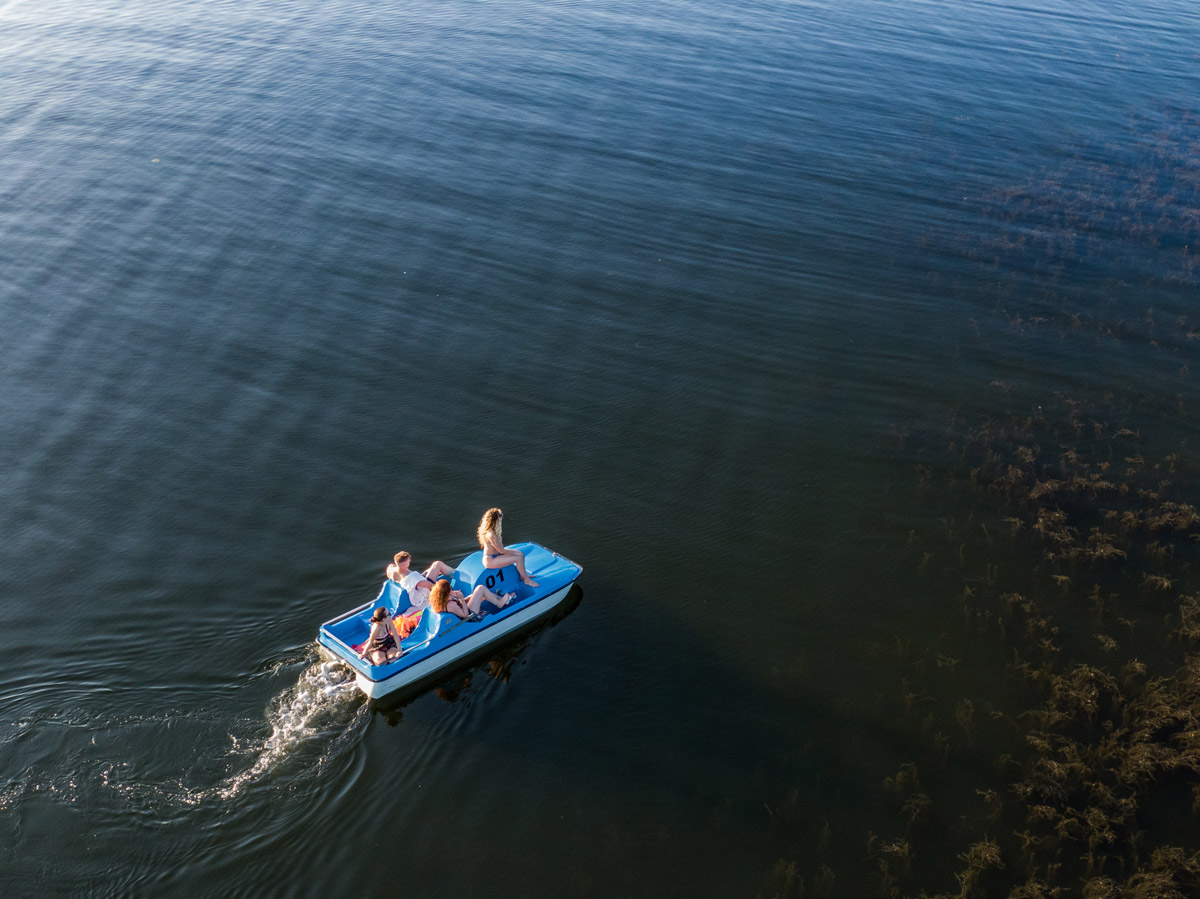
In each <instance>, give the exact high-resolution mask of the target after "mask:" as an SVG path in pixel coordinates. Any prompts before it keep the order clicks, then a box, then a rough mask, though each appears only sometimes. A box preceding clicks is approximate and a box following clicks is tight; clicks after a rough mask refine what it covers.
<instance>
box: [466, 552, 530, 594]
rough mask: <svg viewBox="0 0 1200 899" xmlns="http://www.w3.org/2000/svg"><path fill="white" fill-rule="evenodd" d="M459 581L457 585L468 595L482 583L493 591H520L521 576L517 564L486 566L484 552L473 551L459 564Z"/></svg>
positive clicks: (501, 592) (502, 592)
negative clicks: (501, 566)
mask: <svg viewBox="0 0 1200 899" xmlns="http://www.w3.org/2000/svg"><path fill="white" fill-rule="evenodd" d="M455 573H456V575H457V577H456V579H455V580H456V581H458V583H456V584H455V586H456V587H457V588H458V589H459V590H461V591H462V592H463V593H465V594H467V595H468V596H469V595H470V594H471V591H472V590H474V589H475V588H476V587H478V586H479V585H480V584H482V585H483V586H485V587H487V588H488V589H489V590H491V591H492V592H493V593H500V594H504V593H519V592H520V587H521V576H520V575H519V574H517V566H516V565H505V566H504V567H503V568H485V567H484V565H483V553H482V552H473V553H471V555H469V556H467V557H466V558H465V559H463V560H462V562H460V563H459V565H458V571H457V572H455Z"/></svg>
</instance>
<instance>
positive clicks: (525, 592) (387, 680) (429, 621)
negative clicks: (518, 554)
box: [317, 543, 583, 699]
mask: <svg viewBox="0 0 1200 899" xmlns="http://www.w3.org/2000/svg"><path fill="white" fill-rule="evenodd" d="M513 546H514V547H515V548H516V549H519V550H521V551H522V552H523V553H525V569H526V571H528V572H529V576H530V577H531V578H532V579H533V580H535V581H537V582H538V586H537V587H530V586H527V585H526V584H523V583H521V578H520V575H518V574H517V569H516V566H513V565H509V566H507V567H504V568H485V567H484V566H483V553H482V552H474V553H472V554H471V555H469V556H467V557H466V558H465V559H463V560H462V561H461V562H460V563H459V564H458V567H457V568H456V569H455V571H454V575H453V577H452V578H451V582H452V585H453V587H454V589H456V590H461V591H462V592H463V594H464V595H470V593H471V591H472V590H474V589H475V587H476V586H477V585H479V584H483V585H484V586H485V587H487V588H488V589H489V590H491V591H493V592H494V593H498V594H500V595H503V594H505V593H515V594H516V596H515V597H514V598H513V599H512V601H511V602H509V603H508V605H506V606H505V607H504V608H502V609H500V610H499V611H495V612H491V613H488V614H484V615H482V616H480V617H475V616H472V617H471V618H466V619H460V618H458V616H456V615H454V614H452V613H449V612H443V613H440V614H439V613H437V612H435V611H433V609H429V608H427V609H425V611H424V612H422V614H421V620H420V623H419V624H418V625H417V627H416V629H415V630H414V631H413V632H412V633H411V634H409V635H408V636H407V637H405V638H404V640H402V641H401V643H400V649H401V654H400V655H399V656H398V657H397V658H394V659H392V660H390V661H388V662H386V663H384V664H382V665H374V664H372V663H371V662H370V661H367V660H364V659H362V658H360V657H359V655H358V653H357V652H356V651H355V649H354V648H353V647H357V646H361V645H362V644H363V643H365V642H366V640H367V636H368V634H369V632H370V630H371V621H370V619H371V615H372V613H374V611H375V609H377V608H379V607H380V606H385V607H386V608H387V609H388V610H389V611H390V612H391V613H392V614H393V615H398V614H400V613H402V612H405V611H406V610H407V609H408V608H409V605H410V603H409V599H408V594H407V591H405V590H404V589H403V588H401V587H400V585H399V584H397V583H396V582H395V581H392V580H387V581H384V582H383V587H382V588H381V589H380V591H379V595H378V596H377V597H376V598H375V599H374V601H372V602H369V603H365V604H364V605H361V606H359V607H358V608H356V609H352V610H351V611H349V612H346V613H345V614H343V615H339V616H338V617H337V618H333V619H331V620H330V621H326V622H325V623H324V624H322V625H321V628H320V630H319V632H318V634H317V642H318V643H320V644H321V646H323V647H325V649H327V650H328V651H329V652H331V653H332V654H333V655H334V656H336V657H337V658H339V659H341V660H342V661H343V662H345V663H346V664H347V665H349V666H350V667H351V668H352V669H353V670H354V673H355V678H356V681H357V684H358V687H359V689H360V690H362V691H363V692H364V693H365V694H367V696H368V697H369V698H371V699H376V698H378V697H380V696H386V695H387V694H389V693H394V692H396V691H397V690H400V689H402V688H404V687H409V686H412V685H414V684H416V683H418V682H420V681H425V680H427V679H428V678H430V677H431V676H432V675H436V674H438V673H439V672H444V671H448V670H449V669H450V668H452V667H454V665H455V663H458V662H460V661H463V660H465V659H467V658H468V657H469V656H472V655H474V654H475V653H477V652H478V651H480V650H482V649H485V648H486V647H488V646H490V645H491V644H493V643H496V642H498V641H500V640H501V639H502V638H503V637H504V636H505V635H507V634H511V633H513V632H514V631H517V630H520V629H522V628H523V627H525V626H526V625H530V624H533V623H534V622H537V621H539V620H541V619H543V618H545V617H547V616H548V615H549V614H550V613H551V612H553V611H554V609H555V608H556V607H558V606H559V605H560V604H562V602H563V600H564V599H566V597H567V593H568V592H569V591H570V589H571V585H572V584H574V583H575V579H576V578H578V577H579V575H580V573H581V572H582V571H583V568H582V567H581V566H579V565H577V564H575V563H574V562H572V561H571V560H570V559H566V558H564V557H563V556H560V555H559V554H558V553H556V552H551V551H550V550H548V549H546V547H544V546H542V545H540V544H538V543H516V544H513ZM489 608H490V606H489Z"/></svg>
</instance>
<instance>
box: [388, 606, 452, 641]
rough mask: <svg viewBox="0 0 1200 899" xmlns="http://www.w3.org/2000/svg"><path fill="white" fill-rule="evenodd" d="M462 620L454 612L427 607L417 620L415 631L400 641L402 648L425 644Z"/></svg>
mask: <svg viewBox="0 0 1200 899" xmlns="http://www.w3.org/2000/svg"><path fill="white" fill-rule="evenodd" d="M461 622H462V619H461V618H459V617H458V616H457V615H455V614H454V613H452V612H440V613H439V612H435V611H434V610H433V609H429V608H427V609H425V611H423V612H422V613H421V620H420V621H418V622H417V626H416V627H415V628H413V632H412V633H411V634H409V635H408V636H407V637H405V638H404V639H403V640H401V641H400V649H401V650H402V651H404V652H408V651H409V650H410V649H416V648H417V647H418V646H423V645H425V644H426V643H428V642H429V641H430V640H432V639H433V638H434V637H436V636H437V635H438V634H444V633H445V632H446V631H448V630H450V628H452V627H454V626H455V625H456V624H460V623H461Z"/></svg>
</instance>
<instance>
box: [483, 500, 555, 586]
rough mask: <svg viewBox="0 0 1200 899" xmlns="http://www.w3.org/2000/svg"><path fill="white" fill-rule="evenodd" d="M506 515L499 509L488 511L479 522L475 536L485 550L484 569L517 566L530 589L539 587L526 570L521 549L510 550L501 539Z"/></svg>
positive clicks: (518, 571) (518, 572)
mask: <svg viewBox="0 0 1200 899" xmlns="http://www.w3.org/2000/svg"><path fill="white" fill-rule="evenodd" d="M503 517H504V513H503V512H501V511H500V510H499V509H488V510H487V511H486V512H484V513H483V518H482V519H481V520H480V522H479V530H477V531H476V532H475V536H476V537H478V538H479V546H480V548H481V549H483V567H484V568H503V567H505V566H506V565H516V566H517V574H519V575H521V580H522V581H523V582H525V583H526V584H528V585H529V586H530V587H537V586H539V585H538V582H537V581H535V580H534V579H533V578H531V577H530V576H529V572H528V571H526V570H525V553H523V552H521V551H520V550H519V549H509V548H508V547H506V546H505V545H504V540H503V539H501V537H500V519H501V518H503Z"/></svg>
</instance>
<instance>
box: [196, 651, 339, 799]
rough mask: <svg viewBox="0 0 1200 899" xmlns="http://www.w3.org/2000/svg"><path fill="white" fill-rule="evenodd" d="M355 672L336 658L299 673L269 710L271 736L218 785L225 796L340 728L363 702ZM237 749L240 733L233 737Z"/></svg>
mask: <svg viewBox="0 0 1200 899" xmlns="http://www.w3.org/2000/svg"><path fill="white" fill-rule="evenodd" d="M360 699H361V694H359V692H358V689H357V687H356V686H355V683H354V672H353V671H351V669H350V668H349V666H347V665H345V664H343V663H341V662H338V661H317V662H315V663H313V664H312V665H310V666H309V667H308V668H307V669H305V670H304V671H303V672H301V674H300V678H299V680H298V681H297V683H296V686H295V687H293V688H291V689H289V690H286V691H285V692H283V693H282V694H280V695H279V696H278V697H277V698H276V699H275V700H274V701H273V703H272V705H271V706H270V708H269V709H268V711H267V721H268V723H269V724H270V726H271V735H270V736H269V737H267V738H266V739H265V740H264V741H263V743H262V745H261V746H260V747H259V748H258V750H257V752H258V755H257V757H256V758H255V760H254V762H253V763H252V764H251V765H250V767H249V768H248V769H246V770H245V771H242V772H239V773H237V774H234V775H232V776H230V777H229V778H227V779H226V781H225V782H224V783H223V784H222V785H221V786H219V787H218V788H217V791H216V792H217V795H218V796H219V797H220V798H221V799H229V798H231V797H233V796H236V795H238V794H239V793H240V792H241V791H242V790H244V789H245V788H246V787H247V786H248V785H250V784H252V783H254V782H255V781H256V780H257V779H258V778H259V777H261V776H262V775H263V774H265V773H266V772H268V771H271V770H272V769H274V768H275V767H276V766H277V765H278V764H280V763H281V762H283V761H284V760H285V759H286V758H287V757H288V756H289V755H290V754H291V753H292V752H294V751H295V750H296V749H297V748H299V747H300V746H302V745H304V744H305V743H307V742H308V741H310V740H313V739H314V738H317V737H321V736H325V735H328V734H331V733H337V732H342V731H344V729H345V725H346V723H347V718H348V714H347V713H351V714H352V712H354V711H357V710H358V709H359V708H361V707H362V703H361V702H360V701H359V700H360ZM234 744H235V748H237V738H236V737H235V738H234Z"/></svg>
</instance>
